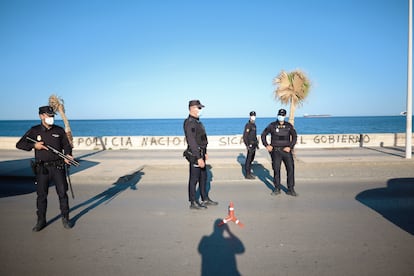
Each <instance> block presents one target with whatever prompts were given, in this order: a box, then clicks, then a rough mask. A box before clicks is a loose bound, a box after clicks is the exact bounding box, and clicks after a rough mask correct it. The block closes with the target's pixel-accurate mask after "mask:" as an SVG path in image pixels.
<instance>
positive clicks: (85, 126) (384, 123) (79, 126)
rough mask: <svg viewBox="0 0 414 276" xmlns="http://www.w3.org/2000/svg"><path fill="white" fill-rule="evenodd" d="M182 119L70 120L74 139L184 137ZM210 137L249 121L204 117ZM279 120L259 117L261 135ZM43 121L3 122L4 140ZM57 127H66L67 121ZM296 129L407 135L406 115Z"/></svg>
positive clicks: (301, 122)
mask: <svg viewBox="0 0 414 276" xmlns="http://www.w3.org/2000/svg"><path fill="white" fill-rule="evenodd" d="M184 119H185V118H181V119H111V120H69V123H70V126H71V130H72V134H73V136H75V137H76V136H93V137H95V136H96V137H99V136H182V135H184V132H183V122H184ZM200 120H201V121H202V122H203V124H204V126H205V128H206V132H207V134H208V135H218V136H221V135H240V134H242V133H243V130H244V126H245V124H246V123H247V122H248V118H201V119H200ZM273 121H275V118H257V119H256V126H257V134H258V135H260V133H261V132H262V131H263V130H264V129H265V128H266V126H267V125H268V124H269V123H271V122H273ZM39 123H40V121H39V120H0V137H21V136H23V135H24V133H25V132H26V131H27V130H28V129H29V128H30V127H31V126H33V125H37V124H39ZM55 124H57V125H60V126H62V127H63V126H64V124H63V121H61V120H55ZM295 129H296V131H297V133H298V134H299V135H305V134H361V133H362V134H366V133H405V132H406V117H405V116H362V117H361V116H359V117H358V116H352V117H342V116H341V117H335V116H332V117H297V118H295Z"/></svg>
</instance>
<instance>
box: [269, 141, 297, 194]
mask: <svg viewBox="0 0 414 276" xmlns="http://www.w3.org/2000/svg"><path fill="white" fill-rule="evenodd" d="M270 154H271V157H272V167H273V184H274V185H275V189H280V187H281V186H280V167H281V164H282V161H283V164H285V167H286V173H287V186H288V189H289V190H292V189H293V187H294V186H295V164H294V161H293V154H292V152H285V151H283V148H276V147H275V148H273V150H272V152H271V153H270Z"/></svg>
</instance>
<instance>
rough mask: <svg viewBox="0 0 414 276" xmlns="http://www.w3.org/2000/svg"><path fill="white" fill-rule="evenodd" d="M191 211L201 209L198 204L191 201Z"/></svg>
mask: <svg viewBox="0 0 414 276" xmlns="http://www.w3.org/2000/svg"><path fill="white" fill-rule="evenodd" d="M190 209H194V210H200V209H201V207H200V206H198V204H197V203H196V202H195V201H191V203H190Z"/></svg>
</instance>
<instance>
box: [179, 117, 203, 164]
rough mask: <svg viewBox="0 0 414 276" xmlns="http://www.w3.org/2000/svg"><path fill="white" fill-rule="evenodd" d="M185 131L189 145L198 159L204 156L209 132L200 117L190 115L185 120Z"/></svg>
mask: <svg viewBox="0 0 414 276" xmlns="http://www.w3.org/2000/svg"><path fill="white" fill-rule="evenodd" d="M184 133H185V138H186V140H187V144H188V147H189V148H190V150H191V152H192V154H193V155H195V156H196V157H197V159H200V158H203V157H204V156H203V155H204V154H206V153H207V144H208V140H207V134H206V130H205V128H204V125H203V124H202V123H201V122H200V120H199V118H196V117H193V116H191V115H189V116H188V118H187V119H185V121H184Z"/></svg>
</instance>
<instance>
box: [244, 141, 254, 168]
mask: <svg viewBox="0 0 414 276" xmlns="http://www.w3.org/2000/svg"><path fill="white" fill-rule="evenodd" d="M255 155H256V147H249V148H248V149H247V156H246V162H245V164H244V168H245V170H246V175H249V174H251V170H252V162H253V160H254V157H255Z"/></svg>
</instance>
